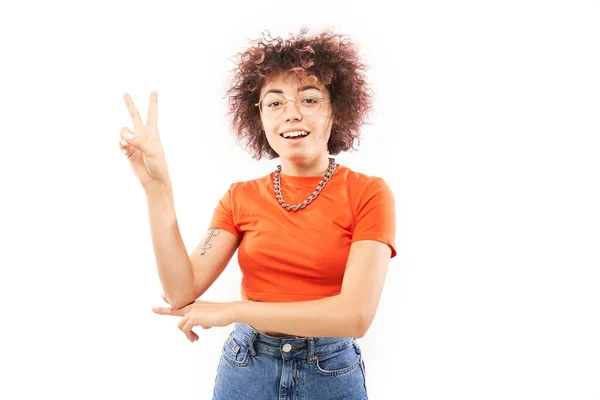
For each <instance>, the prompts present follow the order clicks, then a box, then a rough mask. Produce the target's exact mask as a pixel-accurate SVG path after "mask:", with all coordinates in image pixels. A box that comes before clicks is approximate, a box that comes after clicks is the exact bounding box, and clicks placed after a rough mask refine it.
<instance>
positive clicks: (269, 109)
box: [260, 73, 332, 168]
mask: <svg viewBox="0 0 600 400" xmlns="http://www.w3.org/2000/svg"><path fill="white" fill-rule="evenodd" d="M322 97H324V98H325V99H322ZM260 99H261V100H262V102H261V104H262V106H261V108H262V112H261V114H260V119H261V122H262V126H263V129H264V131H265V134H266V136H267V141H268V142H269V145H270V146H271V147H272V148H273V150H275V151H276V152H277V154H279V157H280V158H281V161H282V168H285V164H295V165H297V166H308V165H316V164H318V165H321V164H323V163H324V162H325V163H327V142H328V140H329V136H330V135H331V126H332V117H331V116H332V112H331V111H332V110H331V102H330V100H329V92H328V90H327V88H325V86H324V85H323V84H321V83H320V82H319V81H317V80H316V79H314V78H312V77H310V76H309V75H308V74H306V73H301V74H296V73H280V74H277V75H275V76H273V77H272V78H271V79H269V80H267V81H266V82H265V84H264V85H263V87H262V88H261V91H260ZM284 99H286V100H287V104H285V106H284V104H283V103H284V102H283V101H278V100H284ZM296 100H297V101H296ZM315 102H320V106H315V104H316V103H315ZM314 107H317V108H318V111H316V112H314V113H312V112H313V111H314ZM282 108H283V109H282ZM311 108H313V110H311ZM277 109H279V110H280V111H282V113H281V115H279V116H274V115H276V114H277V112H275V110H277ZM301 110H304V113H303V112H302V111H301ZM269 116H271V117H269ZM288 168H289V167H288Z"/></svg>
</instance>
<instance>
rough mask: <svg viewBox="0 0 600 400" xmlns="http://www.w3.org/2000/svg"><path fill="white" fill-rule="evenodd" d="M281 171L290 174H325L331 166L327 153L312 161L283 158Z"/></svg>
mask: <svg viewBox="0 0 600 400" xmlns="http://www.w3.org/2000/svg"><path fill="white" fill-rule="evenodd" d="M280 161H281V163H280V164H281V173H282V174H285V175H290V176H323V175H325V172H327V168H328V167H329V155H328V154H327V153H325V154H323V155H322V156H319V157H318V158H315V159H313V160H310V161H302V162H300V161H296V160H288V159H284V158H282V159H281V160H280Z"/></svg>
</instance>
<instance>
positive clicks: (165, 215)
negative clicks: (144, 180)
mask: <svg viewBox="0 0 600 400" xmlns="http://www.w3.org/2000/svg"><path fill="white" fill-rule="evenodd" d="M146 195H147V201H148V214H149V218H150V231H151V234H152V244H153V247H154V255H155V258H156V264H157V269H158V277H159V279H160V282H161V285H162V287H163V290H164V294H165V297H166V298H167V300H168V302H169V304H171V305H172V306H173V307H174V308H180V307H183V306H185V305H187V304H189V303H191V302H193V301H194V300H195V299H197V298H198V297H199V296H201V295H202V293H204V292H205V291H206V290H207V289H208V288H209V287H210V285H212V283H213V282H214V281H215V280H216V279H217V277H218V276H219V275H220V274H221V272H222V271H223V270H224V269H225V267H226V266H227V264H228V263H229V260H230V259H231V257H232V256H233V254H234V253H235V250H236V249H237V246H238V239H237V237H236V236H235V235H233V234H231V233H229V232H226V231H222V230H214V229H211V230H209V231H208V232H207V233H206V236H205V237H204V239H203V240H202V242H201V244H200V245H199V246H198V247H197V248H196V249H194V251H193V252H192V253H191V254H190V255H188V254H187V250H186V248H185V245H184V243H183V240H182V238H181V233H180V231H179V226H178V224H177V217H176V215H175V207H174V202H173V192H172V190H171V188H170V187H167V186H163V185H158V186H152V187H149V188H147V189H146Z"/></svg>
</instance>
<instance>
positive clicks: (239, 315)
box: [228, 301, 247, 324]
mask: <svg viewBox="0 0 600 400" xmlns="http://www.w3.org/2000/svg"><path fill="white" fill-rule="evenodd" d="M244 303H247V302H245V301H232V302H231V303H229V307H228V311H229V315H228V319H229V324H233V323H236V322H242V319H243V314H244Z"/></svg>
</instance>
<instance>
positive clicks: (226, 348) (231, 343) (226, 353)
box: [222, 334, 250, 367]
mask: <svg viewBox="0 0 600 400" xmlns="http://www.w3.org/2000/svg"><path fill="white" fill-rule="evenodd" d="M222 355H223V358H224V359H225V360H226V361H228V362H229V363H230V364H231V365H233V366H234V367H243V366H246V365H248V363H249V362H250V355H249V352H248V345H247V344H245V343H244V342H242V341H241V340H239V339H237V338H235V337H234V336H233V335H232V334H231V335H229V336H228V337H227V339H226V340H225V343H224V344H223V351H222Z"/></svg>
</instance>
